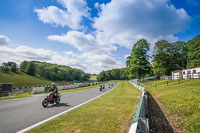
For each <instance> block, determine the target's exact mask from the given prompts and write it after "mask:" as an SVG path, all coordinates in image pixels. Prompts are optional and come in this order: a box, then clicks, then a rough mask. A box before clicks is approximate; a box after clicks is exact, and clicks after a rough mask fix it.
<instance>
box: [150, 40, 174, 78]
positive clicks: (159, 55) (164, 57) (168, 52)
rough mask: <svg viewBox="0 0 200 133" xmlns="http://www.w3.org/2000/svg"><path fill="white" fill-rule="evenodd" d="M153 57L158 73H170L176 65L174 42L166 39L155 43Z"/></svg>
mask: <svg viewBox="0 0 200 133" xmlns="http://www.w3.org/2000/svg"><path fill="white" fill-rule="evenodd" d="M153 57H154V59H153V70H154V72H155V73H156V72H158V71H159V72H160V74H161V75H170V74H171V71H172V68H173V67H174V64H173V62H174V61H173V58H174V53H173V51H172V44H170V43H169V42H168V41H166V40H159V41H157V42H156V43H155V47H154V51H153ZM172 61H173V62H172Z"/></svg>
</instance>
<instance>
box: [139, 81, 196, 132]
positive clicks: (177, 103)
mask: <svg viewBox="0 0 200 133" xmlns="http://www.w3.org/2000/svg"><path fill="white" fill-rule="evenodd" d="M152 84H154V86H155V85H156V87H152V86H153V85H152ZM142 85H143V86H144V87H145V88H146V89H147V90H148V91H149V92H150V93H151V94H152V95H153V97H154V98H155V99H157V100H158V101H159V102H160V103H161V104H163V105H164V108H165V109H167V110H168V111H165V112H164V113H165V115H166V117H167V118H168V120H169V121H171V122H173V123H175V126H176V127H178V128H180V129H182V130H183V131H184V132H200V111H199V110H200V80H199V79H196V80H194V79H193V80H181V81H180V83H179V82H178V81H170V82H169V83H168V86H167V82H166V81H154V82H150V84H142ZM166 112H169V114H166ZM174 121H175V122H174Z"/></svg>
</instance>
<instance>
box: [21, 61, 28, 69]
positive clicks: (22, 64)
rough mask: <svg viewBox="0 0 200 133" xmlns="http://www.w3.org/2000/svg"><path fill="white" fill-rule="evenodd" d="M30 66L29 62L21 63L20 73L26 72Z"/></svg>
mask: <svg viewBox="0 0 200 133" xmlns="http://www.w3.org/2000/svg"><path fill="white" fill-rule="evenodd" d="M27 65H28V61H23V62H21V63H20V71H21V72H25V70H26V66H27Z"/></svg>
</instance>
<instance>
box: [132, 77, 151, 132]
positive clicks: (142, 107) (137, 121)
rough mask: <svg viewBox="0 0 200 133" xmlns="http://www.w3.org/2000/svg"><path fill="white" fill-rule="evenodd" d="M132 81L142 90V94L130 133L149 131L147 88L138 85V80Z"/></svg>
mask: <svg viewBox="0 0 200 133" xmlns="http://www.w3.org/2000/svg"><path fill="white" fill-rule="evenodd" d="M130 83H131V84H132V85H133V86H135V87H136V88H138V89H139V90H141V91H142V96H141V98H140V101H139V104H138V107H137V110H136V113H135V115H134V117H133V121H132V125H131V127H130V129H129V133H149V121H148V100H147V92H146V89H145V88H144V87H142V86H140V85H137V80H132V81H130Z"/></svg>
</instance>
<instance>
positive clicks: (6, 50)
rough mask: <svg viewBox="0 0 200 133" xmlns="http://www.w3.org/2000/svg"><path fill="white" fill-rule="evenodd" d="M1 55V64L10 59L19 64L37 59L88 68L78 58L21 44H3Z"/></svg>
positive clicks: (0, 48) (0, 50)
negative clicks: (12, 45) (17, 45)
mask: <svg viewBox="0 0 200 133" xmlns="http://www.w3.org/2000/svg"><path fill="white" fill-rule="evenodd" d="M0 57H1V58H0V64H2V63H3V62H8V61H14V62H16V63H18V64H19V63H20V62H22V61H24V60H27V61H32V60H37V61H44V62H49V63H55V64H59V65H67V66H71V67H74V68H78V69H83V70H85V69H86V64H84V63H81V61H80V60H78V59H74V58H70V57H68V56H66V55H62V54H59V53H58V52H55V51H52V50H46V49H35V48H32V47H28V46H19V47H17V48H12V47H7V46H1V47H0Z"/></svg>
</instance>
